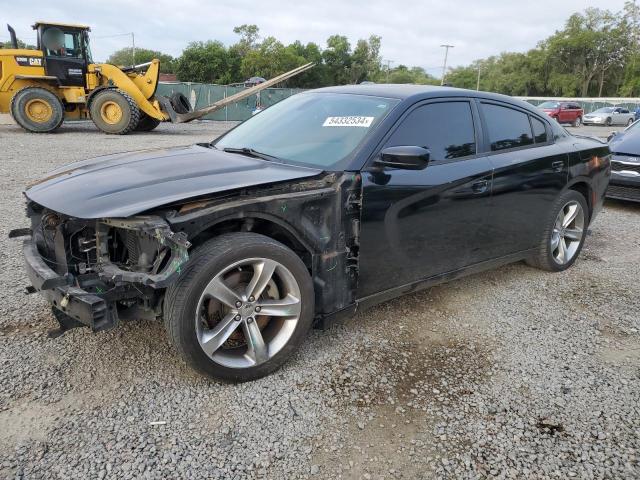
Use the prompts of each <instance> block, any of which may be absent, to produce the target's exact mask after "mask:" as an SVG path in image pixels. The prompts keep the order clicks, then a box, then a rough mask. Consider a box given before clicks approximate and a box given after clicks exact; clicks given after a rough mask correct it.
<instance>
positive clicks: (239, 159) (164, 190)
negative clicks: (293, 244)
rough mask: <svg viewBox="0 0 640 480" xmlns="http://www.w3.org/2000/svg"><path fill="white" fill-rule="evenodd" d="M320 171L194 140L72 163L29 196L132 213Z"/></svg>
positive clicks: (96, 214) (79, 208)
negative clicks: (242, 153)
mask: <svg viewBox="0 0 640 480" xmlns="http://www.w3.org/2000/svg"><path fill="white" fill-rule="evenodd" d="M320 173H322V171H321V170H316V169H312V168H305V167H298V166H293V165H285V164H282V163H276V162H269V161H266V160H261V159H256V158H251V157H247V156H244V155H239V154H232V153H226V152H223V151H220V150H216V149H213V148H207V147H203V146H199V145H193V146H190V147H179V148H170V149H162V150H145V151H139V152H130V153H120V154H115V155H107V156H103V157H97V158H93V159H90V160H84V161H81V162H76V163H71V164H69V165H65V166H64V167H61V168H58V169H57V170H54V171H53V172H51V173H50V174H49V175H48V176H47V177H45V178H43V179H41V180H40V181H38V182H36V183H35V184H34V185H32V186H31V187H30V188H29V189H28V190H26V191H25V195H26V196H27V198H29V199H30V200H33V201H34V202H36V203H38V204H40V205H42V206H44V207H47V208H49V209H51V210H54V211H56V212H60V213H63V214H65V215H69V216H72V217H77V218H105V217H128V216H130V215H135V214H138V213H141V212H144V211H145V210H149V209H151V208H155V207H159V206H162V205H166V204H169V203H172V202H177V201H180V200H186V199H189V198H192V197H198V196H200V195H207V194H212V193H217V192H223V191H225V190H234V189H238V188H245V187H251V186H256V185H264V184H268V183H273V182H283V181H288V180H295V179H300V178H307V177H312V176H314V175H318V174H320Z"/></svg>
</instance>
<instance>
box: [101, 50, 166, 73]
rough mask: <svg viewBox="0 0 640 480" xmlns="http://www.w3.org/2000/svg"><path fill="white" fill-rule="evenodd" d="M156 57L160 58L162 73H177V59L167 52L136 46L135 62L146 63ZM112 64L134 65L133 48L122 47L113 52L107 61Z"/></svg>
mask: <svg viewBox="0 0 640 480" xmlns="http://www.w3.org/2000/svg"><path fill="white" fill-rule="evenodd" d="M154 58H157V59H158V60H160V72H161V73H175V63H176V60H175V59H174V58H173V57H172V56H171V55H167V54H166V53H162V52H158V51H156V50H148V49H146V48H136V51H135V63H136V64H140V63H146V62H150V61H151V60H153V59H154ZM106 63H110V64H112V65H118V66H129V65H133V63H134V58H133V49H132V48H131V47H126V48H121V49H120V50H117V51H115V52H113V53H112V54H111V55H110V56H109V58H107V62H106Z"/></svg>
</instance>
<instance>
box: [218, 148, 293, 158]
mask: <svg viewBox="0 0 640 480" xmlns="http://www.w3.org/2000/svg"><path fill="white" fill-rule="evenodd" d="M222 150H223V151H224V152H227V153H240V154H242V155H248V156H250V157H255V158H261V159H262V160H268V161H274V160H275V161H282V159H281V158H278V157H274V156H273V155H269V154H268V153H262V152H258V151H257V150H254V149H253V148H248V147H243V148H232V147H226V148H223V149H222Z"/></svg>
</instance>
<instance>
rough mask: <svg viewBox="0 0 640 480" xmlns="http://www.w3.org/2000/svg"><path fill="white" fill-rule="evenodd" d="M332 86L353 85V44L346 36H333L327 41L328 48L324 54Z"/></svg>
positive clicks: (328, 77)
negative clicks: (351, 70)
mask: <svg viewBox="0 0 640 480" xmlns="http://www.w3.org/2000/svg"><path fill="white" fill-rule="evenodd" d="M322 59H323V61H324V63H325V65H326V70H327V80H328V82H329V84H330V85H347V84H349V83H351V72H350V69H351V61H352V58H351V44H349V39H348V38H347V37H345V36H344V35H332V36H330V37H329V38H328V39H327V48H326V49H325V50H324V51H323V52H322Z"/></svg>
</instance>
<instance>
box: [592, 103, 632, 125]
mask: <svg viewBox="0 0 640 480" xmlns="http://www.w3.org/2000/svg"><path fill="white" fill-rule="evenodd" d="M634 121H635V114H634V113H633V112H630V111H629V110H628V109H626V108H623V107H603V108H599V109H598V110H595V111H593V112H591V113H588V114H586V115H585V116H584V118H583V119H582V123H584V124H585V125H606V126H607V127H610V126H611V125H631V124H632V123H633V122H634Z"/></svg>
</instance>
